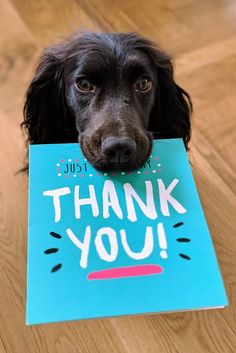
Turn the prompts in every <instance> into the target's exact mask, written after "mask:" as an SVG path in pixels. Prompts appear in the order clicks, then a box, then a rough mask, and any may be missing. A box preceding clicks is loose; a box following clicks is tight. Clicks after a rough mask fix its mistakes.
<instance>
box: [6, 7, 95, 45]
mask: <svg viewBox="0 0 236 353" xmlns="http://www.w3.org/2000/svg"><path fill="white" fill-rule="evenodd" d="M11 2H12V3H13V4H14V6H15V8H16V9H17V11H18V13H19V14H20V16H21V18H22V19H23V21H24V22H25V23H26V25H27V27H28V28H29V29H30V31H31V32H32V34H33V36H34V37H35V39H36V40H37V42H38V44H39V45H40V46H42V47H45V46H47V45H50V44H52V43H55V42H58V41H60V40H62V39H63V38H65V37H66V36H68V35H70V34H71V33H73V32H76V31H79V30H80V31H81V30H86V29H90V30H99V29H101V28H100V26H99V23H97V22H96V21H95V20H94V18H90V17H89V16H88V15H87V13H85V11H84V10H83V8H82V7H81V6H80V4H79V3H77V2H76V1H75V0H70V1H57V0H51V1H47V0H41V1H30V0H26V1H23V2H22V1H21V0H11Z"/></svg>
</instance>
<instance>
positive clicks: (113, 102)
mask: <svg viewBox="0 0 236 353" xmlns="http://www.w3.org/2000/svg"><path fill="white" fill-rule="evenodd" d="M190 113H191V100H190V97H189V95H188V94H187V93H186V92H185V91H184V90H183V89H182V88H181V87H179V86H178V85H177V84H176V83H175V82H174V79H173V66H172V63H171V59H170V57H169V56H168V55H167V54H166V53H164V52H163V51H161V50H160V49H159V48H157V47H155V46H154V45H153V43H152V42H150V41H148V40H146V39H144V38H142V37H140V36H138V35H137V34H135V33H90V32H89V33H83V34H79V35H75V36H74V37H72V38H70V39H69V40H67V41H66V42H64V43H62V44H60V45H57V46H53V47H51V48H48V49H46V50H45V52H44V53H43V55H42V58H41V62H40V64H39V67H38V69H37V71H36V75H35V77H34V79H33V81H32V83H31V85H30V87H29V89H28V92H27V97H26V103H25V108H24V117H25V120H24V122H23V126H24V127H25V128H26V131H27V133H28V139H29V142H30V143H63V142H76V141H78V140H79V142H80V144H81V148H82V151H83V153H84V155H85V156H86V158H87V159H88V161H89V162H90V163H91V164H93V165H94V166H95V167H96V168H97V169H103V170H108V169H109V170H110V169H126V170H127V169H134V168H138V167H140V166H141V165H142V164H143V163H144V162H145V160H146V159H147V158H148V156H149V154H150V151H151V148H152V139H153V137H155V138H158V137H160V138H171V137H182V138H183V139H184V142H185V145H186V147H187V144H188V141H189V139H190Z"/></svg>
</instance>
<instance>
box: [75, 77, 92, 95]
mask: <svg viewBox="0 0 236 353" xmlns="http://www.w3.org/2000/svg"><path fill="white" fill-rule="evenodd" d="M76 86H77V88H78V89H79V90H80V91H83V92H89V91H92V90H93V89H94V87H93V85H92V83H91V82H90V81H89V80H87V79H86V78H80V79H78V80H77V81H76Z"/></svg>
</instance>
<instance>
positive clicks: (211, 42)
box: [0, 0, 236, 353]
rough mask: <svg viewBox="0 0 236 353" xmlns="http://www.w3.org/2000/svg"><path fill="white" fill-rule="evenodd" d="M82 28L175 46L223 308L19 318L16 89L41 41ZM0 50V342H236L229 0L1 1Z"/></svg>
mask: <svg viewBox="0 0 236 353" xmlns="http://www.w3.org/2000/svg"><path fill="white" fill-rule="evenodd" d="M85 28H88V29H90V30H104V31H140V33H142V34H143V35H145V36H148V37H149V38H150V39H152V40H154V41H156V42H158V43H160V45H161V46H162V47H163V48H165V49H166V50H168V51H169V52H170V53H171V54H172V55H173V56H174V58H175V62H176V73H175V74H176V80H177V82H178V83H179V84H180V85H183V86H184V87H185V88H186V90H187V91H189V93H190V94H191V96H192V99H193V102H194V120H193V138H192V141H191V150H190V160H191V162H192V170H193V174H194V178H195V181H196V184H197V187H198V190H199V194H200V198H201V201H202V205H203V208H204V212H205V215H206V218H207V221H208V224H209V229H210V231H211V234H212V239H213V242H214V246H215V249H216V252H217V256H218V260H219V264H220V268H221V271H222V274H223V278H224V281H225V285H226V289H227V293H228V297H229V302H230V306H229V307H228V308H226V309H221V310H208V311H199V312H185V313H175V314H174V313H172V314H163V315H149V316H136V317H131V316H130V317H121V318H112V319H103V320H90V321H80V322H76V321H74V322H67V323H58V324H49V325H37V326H33V327H26V326H25V284H26V257H27V176H26V175H24V174H22V173H21V174H19V173H17V171H18V170H19V168H20V167H21V166H22V163H23V160H24V155H25V147H24V141H23V137H22V134H21V131H20V128H19V124H20V122H21V120H22V106H23V102H24V95H25V91H26V89H27V86H28V84H29V82H30V80H31V78H32V76H33V72H34V70H35V67H36V65H37V61H38V58H39V56H40V53H41V50H42V48H43V47H45V46H47V45H50V44H52V43H55V42H57V41H58V40H60V39H61V38H63V37H65V36H67V35H68V34H70V33H71V32H72V31H75V30H81V29H85ZM0 49H1V50H0V143H1V148H0V162H1V173H0V239H1V242H0V288H1V290H0V352H3V353H16V352H17V353H28V352H29V353H32V352H34V353H38V352H40V353H49V352H50V353H54V352H55V353H67V352H70V353H77V352H79V353H80V352H81V353H97V352H98V353H137V352H138V353H147V352H148V353H157V352H162V353H167V352H168V353H185V352H186V353H189V352H191V353H211V352H212V353H218V352H219V353H231V352H232V353H233V352H235V349H236V306H235V303H236V237H235V229H236V99H235V98H236V97H235V95H236V94H235V87H236V55H235V54H236V3H235V1H234V0H228V1H227V2H226V1H221V0H205V1H197V0H158V1H154V0H150V1H143V0H130V1H124V0H113V1H110V0H91V1H88V0H69V1H66V0H59V1H56V0H49V1H46V0H38V1H29V0H24V1H23V0H6V1H2V2H1V3H0Z"/></svg>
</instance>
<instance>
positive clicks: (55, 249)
mask: <svg viewBox="0 0 236 353" xmlns="http://www.w3.org/2000/svg"><path fill="white" fill-rule="evenodd" d="M58 250H59V249H58V248H51V249H47V250H44V254H53V253H54V252H57V251H58Z"/></svg>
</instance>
